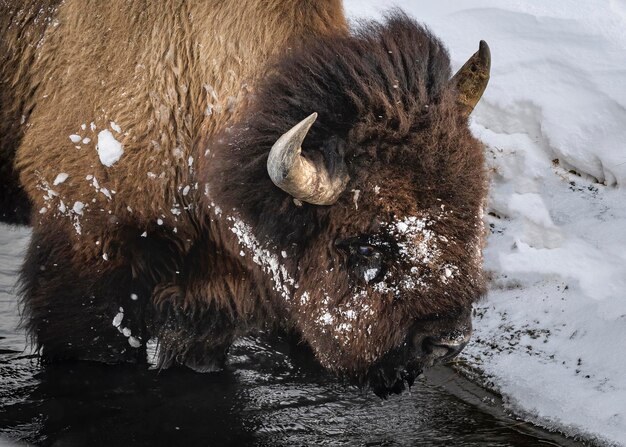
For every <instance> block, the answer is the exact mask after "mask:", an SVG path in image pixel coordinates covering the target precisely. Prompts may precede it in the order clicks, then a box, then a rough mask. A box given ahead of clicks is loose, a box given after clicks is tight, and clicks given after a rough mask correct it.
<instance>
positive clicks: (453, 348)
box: [422, 336, 469, 362]
mask: <svg viewBox="0 0 626 447" xmlns="http://www.w3.org/2000/svg"><path fill="white" fill-rule="evenodd" d="M468 341H469V336H466V337H457V338H453V339H451V338H433V337H428V338H426V339H425V340H424V342H423V343H422V350H423V351H424V352H425V353H426V354H428V355H430V356H431V357H432V358H433V360H438V361H440V362H446V361H448V360H451V359H453V358H454V357H456V356H457V355H458V354H459V353H460V352H461V351H462V350H463V348H464V347H465V345H467V342H468Z"/></svg>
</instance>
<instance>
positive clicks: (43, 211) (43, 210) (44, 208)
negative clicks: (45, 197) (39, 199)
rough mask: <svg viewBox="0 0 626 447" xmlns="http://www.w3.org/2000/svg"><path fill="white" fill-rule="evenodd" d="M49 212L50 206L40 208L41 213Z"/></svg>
mask: <svg viewBox="0 0 626 447" xmlns="http://www.w3.org/2000/svg"><path fill="white" fill-rule="evenodd" d="M47 212H48V208H46V207H45V206H44V207H42V208H41V209H40V210H39V214H46V213H47Z"/></svg>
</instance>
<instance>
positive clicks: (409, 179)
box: [11, 2, 489, 396]
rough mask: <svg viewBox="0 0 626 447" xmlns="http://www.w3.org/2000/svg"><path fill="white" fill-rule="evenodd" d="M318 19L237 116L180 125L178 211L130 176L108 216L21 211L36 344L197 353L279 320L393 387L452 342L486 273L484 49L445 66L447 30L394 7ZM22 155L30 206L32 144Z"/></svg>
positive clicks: (364, 377) (319, 350) (25, 296)
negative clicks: (375, 14)
mask: <svg viewBox="0 0 626 447" xmlns="http://www.w3.org/2000/svg"><path fill="white" fill-rule="evenodd" d="M329 3H336V2H329ZM331 16H332V15H331ZM322 19H323V20H330V19H329V16H324V15H323V14H322ZM342 20H343V19H342ZM324 29H325V30H326V31H327V30H328V29H332V30H334V32H319V33H310V32H307V33H306V34H305V35H303V36H296V37H294V38H293V42H291V45H286V46H285V49H284V50H283V51H282V52H278V54H276V55H275V57H274V58H273V59H270V61H271V62H268V63H267V66H266V67H265V68H264V69H263V71H260V72H262V73H264V75H263V76H260V78H262V79H261V80H260V81H258V82H257V84H256V85H255V89H256V90H255V92H254V95H252V96H251V97H250V98H249V99H248V100H246V101H243V102H242V104H241V105H239V109H238V112H237V113H236V114H234V115H233V116H234V117H236V119H235V118H233V119H232V120H231V121H228V122H227V123H226V124H227V125H222V126H217V127H216V128H215V129H216V130H215V131H214V132H210V131H206V132H204V133H202V132H200V136H199V137H198V138H197V139H195V140H194V139H191V138H190V141H192V142H191V143H189V147H186V149H188V150H189V151H191V154H192V155H190V156H189V158H188V159H187V158H186V157H182V160H181V159H180V158H181V157H178V158H176V159H175V160H174V161H173V162H172V163H174V164H176V163H178V164H180V166H178V165H175V166H177V168H178V169H179V171H176V172H182V171H181V170H182V169H183V167H184V168H185V169H187V165H186V164H185V163H188V164H189V166H191V165H192V162H193V163H195V164H194V165H193V166H194V168H193V169H189V170H188V171H189V175H188V176H187V177H185V179H186V184H187V185H192V184H195V185H196V186H195V187H194V190H196V191H197V193H194V194H195V195H193V194H192V195H189V196H187V194H188V191H189V187H187V188H185V190H186V191H187V192H180V191H182V185H178V184H175V183H176V178H172V179H166V181H169V182H170V183H171V182H174V183H172V184H171V185H170V187H171V188H170V189H169V190H167V191H166V192H165V193H163V194H164V196H168V194H169V195H171V196H173V197H178V195H180V197H178V198H179V199H180V202H181V203H187V204H188V206H187V207H185V209H184V211H183V212H182V213H181V212H180V210H179V209H176V211H177V212H176V213H174V211H172V213H174V214H175V216H176V218H175V219H173V220H170V221H166V222H165V223H163V221H162V220H161V218H160V214H155V213H153V212H152V210H151V209H150V198H151V196H150V195H148V197H147V198H146V197H141V198H139V195H140V194H142V193H138V192H136V191H135V190H133V189H132V188H134V187H135V186H136V185H137V184H136V183H131V184H129V186H127V187H125V185H124V182H118V183H117V186H116V190H117V195H116V196H115V197H112V198H110V205H109V203H108V202H106V205H105V206H111V207H114V206H115V207H116V208H115V210H113V211H111V209H109V211H110V212H109V213H108V214H112V215H113V217H114V218H110V217H108V215H107V214H106V213H104V214H96V213H95V212H92V211H91V209H90V208H89V206H87V207H86V208H85V210H84V214H83V210H82V208H81V209H80V210H81V212H80V216H81V217H80V218H79V217H78V216H74V215H72V216H73V217H72V219H73V220H71V221H69V223H68V220H67V219H65V217H67V216H64V215H60V214H45V215H43V216H38V215H37V214H33V218H32V221H33V224H34V230H33V241H32V243H31V247H30V249H29V253H28V256H27V259H26V261H25V264H24V267H23V269H22V273H21V295H22V303H23V306H24V310H25V325H26V327H27V328H28V329H29V332H30V334H31V335H32V336H33V338H34V341H35V343H36V344H37V346H38V347H39V348H40V349H41V353H42V355H43V357H44V358H45V359H49V360H56V359H64V358H79V359H88V360H98V361H104V362H122V361H123V362H137V361H144V360H145V344H146V342H147V341H148V340H149V339H151V338H157V339H158V341H159V364H160V366H161V367H169V366H173V365H184V366H187V367H190V368H192V369H194V370H197V371H210V370H214V369H216V368H219V367H221V366H222V365H223V362H224V360H225V357H226V353H227V350H228V346H229V345H230V343H231V342H232V341H233V340H234V338H236V337H237V336H240V335H243V334H245V333H248V332H249V331H251V330H253V329H259V328H261V329H266V328H281V329H285V330H288V331H295V332H296V333H298V334H299V336H300V338H301V339H302V340H303V341H304V342H306V343H307V344H308V345H310V347H311V348H312V350H313V352H314V353H315V355H316V357H317V359H318V360H319V361H320V362H321V364H322V365H323V366H325V367H326V368H328V369H330V370H332V371H334V372H337V373H338V374H341V375H345V376H348V377H350V378H351V379H354V380H356V381H357V382H358V383H360V384H369V385H370V386H371V388H372V389H373V390H374V392H376V394H378V395H380V396H387V395H388V394H389V393H399V392H401V391H402V390H403V389H404V388H405V386H406V385H407V384H408V385H409V386H410V385H411V384H412V383H413V381H414V380H415V377H416V376H417V375H418V374H419V373H420V372H421V370H422V369H423V368H424V367H427V366H429V365H431V364H433V363H435V362H441V361H446V360H449V359H450V358H452V357H454V356H455V355H456V354H458V352H460V350H461V349H462V348H463V346H464V345H465V343H467V340H468V337H469V334H470V332H471V322H470V311H471V306H472V303H473V302H475V301H476V300H477V299H478V298H479V297H480V296H481V294H482V293H483V288H484V284H483V275H482V271H481V262H482V259H481V247H482V243H483V227H482V220H481V218H482V216H481V213H482V206H483V203H484V200H485V196H486V175H485V169H484V162H483V153H482V147H481V145H480V143H479V142H478V141H477V140H476V139H474V138H473V136H472V135H471V134H470V132H469V129H468V125H467V116H468V114H469V113H470V112H471V110H472V108H473V107H474V105H475V104H476V102H477V101H478V99H479V98H480V95H481V94H482V91H483V90H484V87H485V86H486V82H487V79H488V68H489V60H488V48H487V47H486V44H481V49H480V51H479V52H478V53H477V54H476V55H475V56H474V57H473V58H472V59H470V61H468V64H466V66H465V67H464V68H463V69H462V70H461V71H460V72H459V73H458V74H457V75H456V76H455V78H454V79H451V72H450V61H449V57H448V54H447V52H446V50H445V48H444V46H443V45H442V44H441V42H440V41H439V40H438V39H436V38H435V37H433V36H432V35H431V34H430V33H429V32H428V31H427V30H426V29H425V28H423V27H422V26H420V25H418V24H417V23H416V22H414V21H413V20H411V19H409V18H408V17H406V16H405V15H404V14H403V13H401V12H399V11H396V12H394V13H393V14H391V15H390V16H389V17H388V19H387V20H386V22H385V23H382V24H380V23H371V24H366V25H363V26H362V27H361V28H359V29H357V30H354V31H353V33H352V34H347V33H345V32H343V31H341V30H342V29H343V25H341V24H339V25H338V26H334V27H333V26H326V27H325V28H324ZM68 72H69V70H68ZM51 79H52V78H51ZM215 96H217V95H215ZM203 110H204V109H203ZM313 113H316V114H317V115H311V114H313ZM159 116H160V117H161V118H162V117H163V114H161V115H159ZM307 116H308V117H309V118H308V120H306V121H303V120H304V119H305V118H306V117H307ZM209 119H210V117H209ZM216 119H217V118H216ZM298 123H301V124H300V127H297V126H296V125H297V124H298ZM122 124H123V123H122ZM115 126H118V125H117V124H116V125H115ZM294 126H296V127H294ZM122 127H123V126H122ZM290 129H295V130H292V132H291V133H290V132H289V131H290ZM285 135H286V136H285ZM26 137H28V135H26ZM281 137H282V138H281ZM146 138H147V137H146ZM27 140H28V138H27ZM144 143H145V144H146V145H147V146H149V145H150V143H149V142H148V141H145V142H144ZM176 143H178V141H177V142H176ZM181 144H182V143H181ZM169 149H174V148H173V147H171V148H169ZM24 153H27V152H24ZM169 153H170V152H168V151H164V152H162V154H169ZM270 153H273V154H277V155H276V157H278V158H276V159H272V158H271V157H270V160H269V166H268V156H269V154H270ZM131 154H132V147H130V144H128V145H126V146H125V152H124V157H130V156H131ZM160 156H164V155H160ZM294 156H295V157H296V158H293V157H294ZM11 157H12V155H11ZM289 157H292V158H289ZM17 158H18V159H19V160H20V163H18V164H17V166H18V168H20V167H21V169H22V172H21V174H22V179H23V182H26V183H25V189H26V190H28V191H29V198H30V200H31V201H32V202H33V203H34V204H35V206H36V207H37V208H38V207H40V206H41V205H38V202H37V201H38V200H41V199H40V195H41V194H40V191H39V190H38V189H37V187H35V185H29V184H28V179H29V178H30V177H28V175H30V173H32V172H39V171H38V170H37V162H36V160H31V159H28V157H25V156H24V155H22V158H20V153H19V152H18V157H17ZM188 160H189V161H188ZM277 160H278V161H277ZM123 161H124V158H122V161H121V162H120V164H121V163H123ZM118 166H119V164H118V165H114V166H112V167H108V168H107V170H106V173H107V174H106V176H104V180H105V181H106V180H107V179H113V178H117V177H115V176H116V175H120V174H116V169H120V168H119V167H118ZM294 166H296V167H295V168H294ZM139 167H141V166H139ZM62 168H63V169H65V170H66V171H68V172H69V171H71V169H72V167H71V166H63V167H62ZM268 168H269V172H268ZM25 172H26V174H25ZM69 173H70V178H72V177H71V176H72V173H71V172H69ZM149 174H150V173H149ZM185 175H187V174H185ZM101 178H102V177H101ZM121 178H124V177H123V176H122V177H121ZM24 179H26V180H24ZM46 181H47V182H48V183H47V184H51V183H52V181H53V179H47V180H46ZM91 181H92V182H93V180H91ZM133 181H134V182H137V180H133ZM140 182H144V183H145V182H146V179H145V178H144V179H142V180H140ZM68 183H69V182H68ZM139 185H140V186H143V184H142V183H139ZM29 186H30V188H29ZM100 186H102V185H100ZM100 186H99V187H100ZM63 187H64V185H61V186H59V187H58V188H57V189H58V190H59V191H55V192H54V194H52V193H48V197H47V198H45V200H47V201H49V202H50V201H52V202H54V201H55V200H62V199H63V194H64V193H63ZM99 187H98V188H99ZM125 189H127V191H125ZM32 191H36V193H35V192H32ZM128 191H131V192H128ZM146 191H151V190H149V189H146ZM107 192H108V190H107ZM55 194H56V195H55ZM124 194H126V195H124ZM183 196H184V197H183ZM119 197H134V198H138V200H137V203H141V204H144V205H142V206H143V208H142V207H141V206H140V205H138V204H137V203H130V202H129V203H121V204H120V203H117V202H116V201H118V202H119V200H120V199H119ZM168 197H169V196H168ZM153 198H154V200H161V198H160V197H157V196H155V197H153ZM70 203H71V202H70ZM86 203H88V204H89V202H86ZM94 203H95V201H94ZM61 205H63V203H62V202H61ZM11 206H13V205H11ZM46 206H48V202H46ZM63 206H64V205H63ZM131 207H132V208H133V210H132V212H131V211H130V210H131ZM92 208H95V206H93V207H92ZM126 208H128V209H129V212H128V213H126V211H125V210H126ZM106 210H107V208H104V209H103V211H106ZM125 213H126V214H125ZM68 215H69V214H68ZM102 215H104V216H105V217H102ZM157 218H158V219H159V223H158V224H155V222H156V221H157ZM173 222H176V224H174V223H173ZM77 233H80V234H77ZM94 246H97V247H96V248H94Z"/></svg>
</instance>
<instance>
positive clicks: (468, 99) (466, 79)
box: [451, 40, 491, 117]
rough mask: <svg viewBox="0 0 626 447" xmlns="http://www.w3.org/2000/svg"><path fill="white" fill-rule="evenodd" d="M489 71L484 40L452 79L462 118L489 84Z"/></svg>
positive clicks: (489, 62) (487, 54)
mask: <svg viewBox="0 0 626 447" xmlns="http://www.w3.org/2000/svg"><path fill="white" fill-rule="evenodd" d="M490 70H491V51H490V50H489V45H487V42H485V41H484V40H481V41H480V46H479V48H478V51H477V52H476V53H474V55H473V56H472V57H470V58H469V59H468V60H467V62H465V65H463V66H462V67H461V69H460V70H459V71H458V72H457V73H456V74H455V75H454V76H453V77H452V81H451V82H452V84H453V85H455V86H456V90H457V91H458V93H459V98H458V103H459V107H460V109H461V113H462V114H463V116H466V117H467V116H469V114H470V113H472V110H474V107H476V104H478V101H480V98H481V97H482V96H483V92H484V91H485V89H486V88H487V84H488V83H489V71H490Z"/></svg>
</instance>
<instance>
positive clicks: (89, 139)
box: [83, 138, 91, 144]
mask: <svg viewBox="0 0 626 447" xmlns="http://www.w3.org/2000/svg"><path fill="white" fill-rule="evenodd" d="M89 143H91V138H83V144H89Z"/></svg>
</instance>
